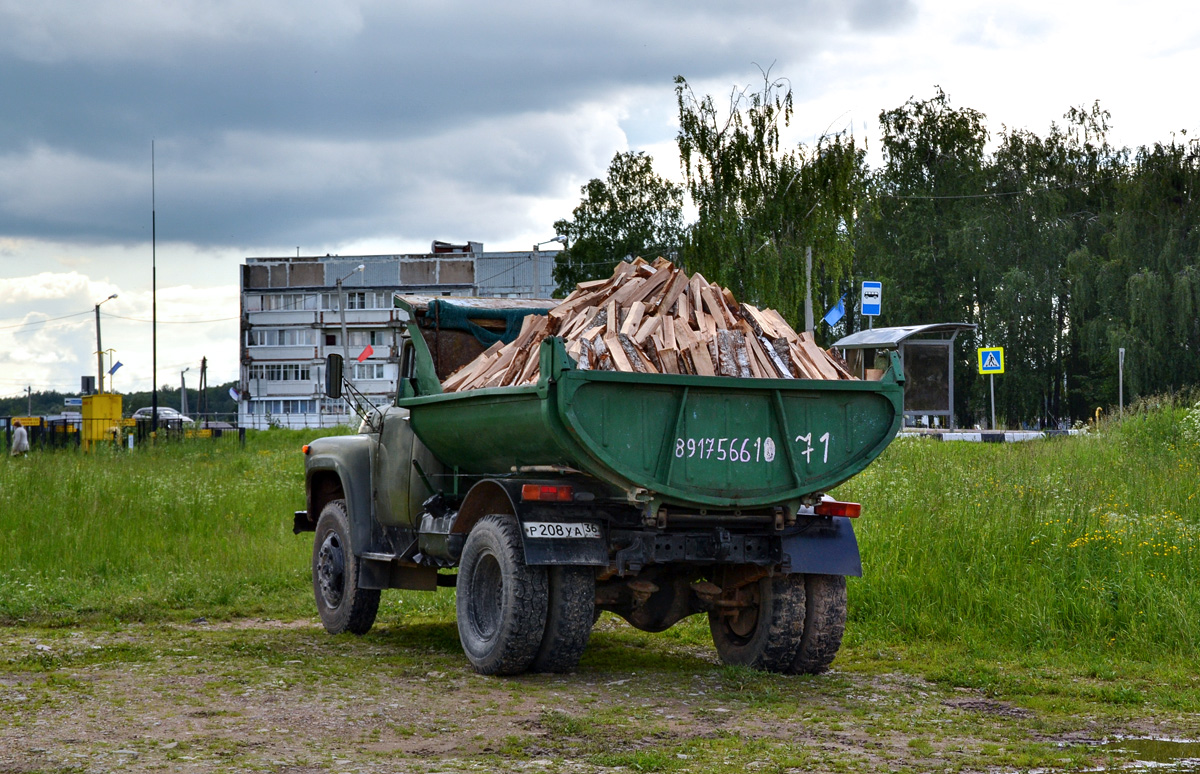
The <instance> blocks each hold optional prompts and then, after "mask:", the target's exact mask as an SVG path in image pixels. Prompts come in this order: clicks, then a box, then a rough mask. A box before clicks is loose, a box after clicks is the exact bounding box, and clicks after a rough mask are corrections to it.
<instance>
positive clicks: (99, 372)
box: [96, 293, 117, 394]
mask: <svg viewBox="0 0 1200 774" xmlns="http://www.w3.org/2000/svg"><path fill="white" fill-rule="evenodd" d="M116 297H117V294H116V293H113V294H112V295H111V296H109V297H108V298H106V299H104V301H112V300H113V299H114V298H116ZM104 301H98V302H96V385H97V386H98V387H99V390H100V393H101V394H103V393H104V347H102V346H100V304H103V303H104Z"/></svg>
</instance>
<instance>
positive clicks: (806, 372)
mask: <svg viewBox="0 0 1200 774" xmlns="http://www.w3.org/2000/svg"><path fill="white" fill-rule="evenodd" d="M788 357H789V359H790V361H791V364H792V373H793V374H795V376H796V378H797V379H819V378H821V376H820V373H819V372H817V370H816V367H815V366H813V365H812V364H811V363H809V362H808V357H807V356H806V355H805V354H804V352H803V351H802V350H801V349H800V345H799V344H790V345H788Z"/></svg>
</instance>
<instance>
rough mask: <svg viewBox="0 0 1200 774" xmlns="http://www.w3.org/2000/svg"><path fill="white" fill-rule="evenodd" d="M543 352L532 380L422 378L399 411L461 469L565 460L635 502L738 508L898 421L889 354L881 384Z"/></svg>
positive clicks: (822, 471) (806, 475) (758, 503)
mask: <svg viewBox="0 0 1200 774" xmlns="http://www.w3.org/2000/svg"><path fill="white" fill-rule="evenodd" d="M541 346H542V348H543V349H542V351H541V353H540V357H541V369H542V370H541V376H540V379H539V381H538V383H537V385H536V386H528V387H499V388H492V389H483V390H468V391H464V392H458V393H448V394H424V395H420V394H413V393H418V392H420V389H419V385H417V384H415V383H414V385H413V386H411V387H410V388H409V390H408V391H407V394H408V395H409V397H404V398H402V399H401V400H400V405H402V406H405V407H407V408H408V409H409V410H410V415H411V421H412V426H413V429H414V431H415V432H416V434H417V436H418V437H420V439H421V441H423V442H424V443H425V445H426V446H428V447H429V449H430V451H432V452H433V454H434V455H435V456H437V457H438V458H439V459H440V460H441V461H442V462H443V463H445V464H446V465H447V466H450V467H456V468H458V469H459V470H460V471H461V472H463V473H469V474H479V475H488V474H508V473H510V472H511V471H512V470H513V469H514V468H521V467H524V466H566V467H570V468H575V469H578V470H581V471H584V472H586V473H588V474H590V475H592V476H594V477H595V478H597V479H600V480H601V481H603V482H606V483H607V484H609V485H611V486H612V487H615V488H617V489H619V490H622V491H624V492H625V493H626V495H627V496H628V497H629V498H630V499H631V500H637V501H649V500H655V501H658V502H661V503H667V504H675V505H680V506H685V507H693V508H714V509H743V508H758V507H767V506H773V505H781V504H785V503H789V502H791V503H794V502H795V501H797V500H799V499H800V498H802V497H804V496H805V495H809V494H812V493H815V492H824V491H826V490H828V489H830V488H832V487H834V486H836V485H837V484H839V483H840V482H842V481H845V480H846V479H848V478H850V477H851V476H853V475H854V474H856V473H858V472H859V471H861V470H862V469H863V468H864V467H866V466H867V464H868V463H870V462H871V461H872V460H873V459H875V457H877V456H878V455H879V454H880V453H881V452H882V451H883V449H884V448H885V447H886V446H887V445H888V443H889V442H890V441H891V440H892V438H893V437H895V435H896V432H897V431H898V430H899V429H900V425H901V420H902V417H903V410H902V394H903V393H902V379H903V377H902V375H901V373H900V368H899V360H898V358H895V357H893V361H892V367H891V369H889V370H888V372H887V374H886V375H885V376H884V378H883V379H882V380H881V381H854V380H844V381H821V380H807V379H733V378H728V377H701V376H675V375H666V374H630V373H618V372H612V371H588V370H579V369H576V368H575V367H574V366H573V364H572V361H571V360H570V359H569V358H568V356H567V354H566V351H565V350H564V348H563V344H562V341H561V340H559V339H547V340H545V341H543V342H542V345H541ZM418 348H419V349H420V347H418ZM418 358H420V354H418ZM417 381H419V379H418V380H417ZM426 385H427V386H428V387H432V389H427V390H425V392H426V393H432V392H435V391H436V390H437V389H438V388H436V387H433V385H432V384H431V383H430V382H429V381H428V378H426Z"/></svg>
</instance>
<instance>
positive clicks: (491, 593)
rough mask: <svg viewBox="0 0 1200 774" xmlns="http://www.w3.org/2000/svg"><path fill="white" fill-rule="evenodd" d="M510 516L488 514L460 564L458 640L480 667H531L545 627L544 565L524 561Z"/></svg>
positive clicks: (509, 670)
mask: <svg viewBox="0 0 1200 774" xmlns="http://www.w3.org/2000/svg"><path fill="white" fill-rule="evenodd" d="M519 530H520V528H519V527H518V526H517V521H516V519H514V518H513V517H511V516H499V515H492V516H484V517H483V518H482V519H480V520H479V523H477V524H476V525H475V527H474V529H472V530H471V534H469V535H468V536H467V542H466V545H464V546H463V552H462V558H461V559H460V560H459V565H458V580H457V582H456V585H457V590H458V591H457V598H456V600H455V609H456V612H457V615H458V639H459V641H460V642H461V643H462V649H463V652H465V653H466V654H467V660H468V661H470V662H471V666H473V667H474V668H475V671H476V672H479V673H480V674H485V675H515V674H520V673H521V672H524V671H526V670H527V669H529V667H530V665H532V664H533V660H534V658H535V657H536V656H537V654H538V648H539V646H540V645H541V642H542V634H543V632H545V630H546V606H547V597H548V596H549V594H548V590H547V588H546V586H547V583H546V568H545V567H530V566H528V565H527V564H525V559H524V550H523V549H522V547H521V534H520V531H519Z"/></svg>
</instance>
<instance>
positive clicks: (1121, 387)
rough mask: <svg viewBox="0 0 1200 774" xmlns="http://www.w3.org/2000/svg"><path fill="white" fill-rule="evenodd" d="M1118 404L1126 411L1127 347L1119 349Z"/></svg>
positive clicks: (1122, 411)
mask: <svg viewBox="0 0 1200 774" xmlns="http://www.w3.org/2000/svg"><path fill="white" fill-rule="evenodd" d="M1117 372H1118V373H1117V405H1119V406H1120V407H1121V413H1122V414H1124V413H1125V348H1124V347H1120V348H1119V349H1117Z"/></svg>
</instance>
